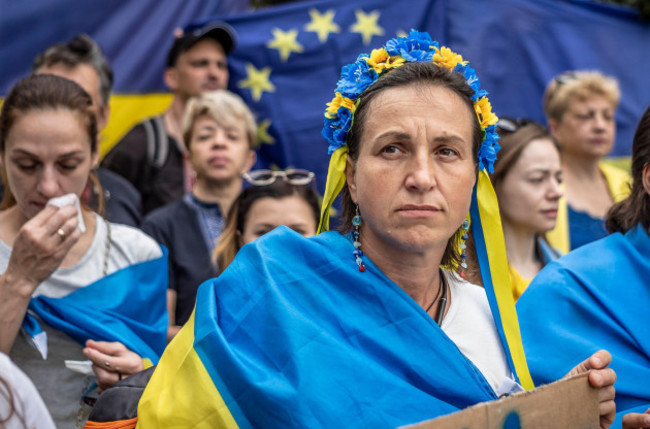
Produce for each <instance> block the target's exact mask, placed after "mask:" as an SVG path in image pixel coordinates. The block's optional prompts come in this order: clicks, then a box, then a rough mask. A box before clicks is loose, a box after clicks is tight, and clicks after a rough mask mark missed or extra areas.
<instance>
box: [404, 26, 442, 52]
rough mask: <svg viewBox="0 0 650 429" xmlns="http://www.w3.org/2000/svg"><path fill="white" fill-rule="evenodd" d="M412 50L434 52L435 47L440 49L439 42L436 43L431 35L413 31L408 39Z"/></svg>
mask: <svg viewBox="0 0 650 429" xmlns="http://www.w3.org/2000/svg"><path fill="white" fill-rule="evenodd" d="M406 40H407V41H408V45H409V47H410V50H414V49H417V50H423V51H432V50H433V46H435V47H439V46H438V42H435V41H434V40H433V39H432V38H431V36H430V35H429V33H424V32H420V31H416V30H411V32H410V33H409V35H408V37H406Z"/></svg>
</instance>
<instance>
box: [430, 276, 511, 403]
mask: <svg viewBox="0 0 650 429" xmlns="http://www.w3.org/2000/svg"><path fill="white" fill-rule="evenodd" d="M445 274H446V278H447V282H448V284H449V290H450V295H451V305H450V306H449V311H447V314H446V315H445V318H444V319H443V321H442V325H441V326H440V327H441V328H442V330H443V332H444V333H445V334H447V336H448V337H449V338H450V339H451V340H452V341H453V342H454V343H455V344H456V346H458V349H459V350H460V351H461V353H463V355H464V356H465V357H466V358H468V359H469V360H470V361H472V363H473V364H474V365H475V366H476V367H477V368H478V369H479V370H480V371H481V373H482V374H483V376H484V377H485V379H486V380H487V381H488V383H490V386H492V389H494V391H495V392H496V391H497V389H498V388H499V386H500V385H501V383H502V382H503V381H504V379H506V378H510V379H512V372H511V371H510V368H509V367H508V363H507V358H506V353H505V351H504V349H503V345H502V344H501V340H500V338H499V333H498V332H497V328H496V325H495V324H494V319H493V318H492V312H491V311H490V305H489V304H488V300H487V295H486V294H485V289H483V288H482V287H481V286H478V285H475V284H473V283H470V282H468V281H466V280H463V279H462V278H461V277H459V276H458V275H457V274H456V273H450V272H445Z"/></svg>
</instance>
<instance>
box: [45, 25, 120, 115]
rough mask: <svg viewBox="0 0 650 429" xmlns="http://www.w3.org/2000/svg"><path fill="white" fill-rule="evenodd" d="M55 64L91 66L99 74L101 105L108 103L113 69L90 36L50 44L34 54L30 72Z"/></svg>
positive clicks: (79, 35) (80, 36)
mask: <svg viewBox="0 0 650 429" xmlns="http://www.w3.org/2000/svg"><path fill="white" fill-rule="evenodd" d="M55 64H65V65H67V66H69V67H75V66H77V65H79V64H88V65H89V66H91V67H92V68H93V69H94V70H95V71H96V72H97V75H98V76H99V90H100V93H101V96H102V102H103V105H104V106H106V105H107V104H108V99H109V97H110V96H111V89H112V88H113V69H111V66H110V64H109V63H108V60H107V59H106V57H105V56H104V54H103V52H102V50H101V48H100V47H99V45H98V44H97V42H95V41H94V40H93V39H92V38H90V36H88V35H86V34H78V35H76V36H75V37H74V38H72V40H70V41H69V42H67V43H57V44H55V45H52V46H50V47H49V48H47V49H46V50H45V51H44V52H41V53H40V54H38V55H37V56H36V58H35V59H34V63H33V64H32V73H36V72H38V70H39V69H40V68H42V67H50V66H53V65H55Z"/></svg>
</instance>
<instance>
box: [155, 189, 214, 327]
mask: <svg viewBox="0 0 650 429" xmlns="http://www.w3.org/2000/svg"><path fill="white" fill-rule="evenodd" d="M197 216H198V215H197V212H196V210H195V209H194V208H193V207H191V206H190V205H189V204H188V203H187V202H186V201H185V200H184V199H183V198H181V199H179V200H177V201H174V202H173V203H171V204H168V205H166V206H165V207H161V208H159V209H158V210H155V211H153V212H152V213H151V214H149V215H148V216H147V217H146V218H145V219H144V221H143V222H142V230H143V231H144V232H146V233H147V234H149V235H150V236H151V237H153V238H154V239H155V240H156V241H158V243H160V244H162V245H164V246H166V247H167V249H168V250H169V288H170V289H174V290H176V293H177V298H176V324H177V325H182V324H184V323H185V322H187V320H188V319H189V318H190V315H191V314H192V310H193V309H194V304H195V302H196V292H197V291H198V289H199V286H200V285H201V283H203V282H204V281H206V280H208V279H211V278H213V277H216V276H217V269H216V267H215V266H214V265H213V264H212V261H211V254H212V249H208V247H207V244H206V242H205V239H204V238H203V233H202V232H201V226H200V225H199V220H198V218H197Z"/></svg>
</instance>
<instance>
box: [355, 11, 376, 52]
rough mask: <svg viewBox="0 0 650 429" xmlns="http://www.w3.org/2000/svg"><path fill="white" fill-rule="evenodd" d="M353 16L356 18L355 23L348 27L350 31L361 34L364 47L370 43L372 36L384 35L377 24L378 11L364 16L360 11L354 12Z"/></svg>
mask: <svg viewBox="0 0 650 429" xmlns="http://www.w3.org/2000/svg"><path fill="white" fill-rule="evenodd" d="M354 14H355V15H356V16H357V22H355V23H354V25H353V26H351V27H350V31H351V32H353V33H359V34H361V37H362V38H363V44H364V45H367V44H369V43H370V39H372V36H383V35H384V29H383V28H381V27H380V26H379V24H377V20H378V19H379V11H378V10H374V11H372V12H370V13H369V14H366V13H365V12H364V11H362V10H356V11H355V12H354Z"/></svg>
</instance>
